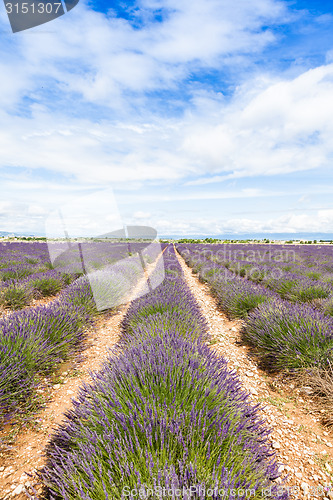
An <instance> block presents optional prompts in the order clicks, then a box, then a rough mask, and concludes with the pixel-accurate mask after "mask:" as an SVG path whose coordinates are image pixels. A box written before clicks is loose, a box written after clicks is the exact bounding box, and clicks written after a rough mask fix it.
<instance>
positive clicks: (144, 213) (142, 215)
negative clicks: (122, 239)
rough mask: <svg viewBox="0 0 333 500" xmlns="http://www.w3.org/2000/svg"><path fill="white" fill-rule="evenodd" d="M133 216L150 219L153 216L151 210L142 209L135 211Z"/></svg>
mask: <svg viewBox="0 0 333 500" xmlns="http://www.w3.org/2000/svg"><path fill="white" fill-rule="evenodd" d="M133 217H134V218H135V219H149V217H151V213H150V212H142V211H140V210H139V211H138V212H135V213H134V214H133Z"/></svg>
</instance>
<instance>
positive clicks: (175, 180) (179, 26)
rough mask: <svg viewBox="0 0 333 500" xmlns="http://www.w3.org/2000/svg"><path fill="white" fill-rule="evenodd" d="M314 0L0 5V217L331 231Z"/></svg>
mask: <svg viewBox="0 0 333 500" xmlns="http://www.w3.org/2000/svg"><path fill="white" fill-rule="evenodd" d="M330 4H331V2H329V1H320V0H319V1H314V0H311V1H310V0H302V1H301V0H299V1H297V0H296V1H288V2H285V1H278V0H252V1H251V2H249V1H248V0H234V1H233V2H230V0H182V1H181V2H180V1H179V0H177V1H176V0H165V1H160V0H140V1H134V0H133V1H131V2H125V1H122V2H117V1H115V2H112V3H111V2H104V1H102V0H99V1H98V2H94V1H91V0H89V1H83V0H81V1H80V3H79V4H78V6H77V7H75V8H74V9H73V10H71V11H70V12H69V13H68V14H66V15H65V16H62V17H60V18H58V19H56V20H54V21H52V22H50V23H47V24H44V25H42V26H39V27H36V28H33V29H30V30H27V31H23V32H20V33H15V34H13V33H11V31H10V26H9V23H8V19H7V15H6V13H5V10H4V8H2V9H0V31H1V42H2V43H1V46H0V52H1V57H0V75H1V77H0V88H1V92H0V179H1V187H2V189H1V198H0V231H1V230H3V231H27V232H31V233H34V232H43V231H44V227H45V223H46V224H47V227H48V228H49V227H50V220H51V221H52V220H53V219H52V214H53V213H55V212H57V211H58V210H59V209H60V210H61V211H62V212H63V213H65V214H67V217H69V215H68V214H69V213H72V218H71V220H70V221H68V224H69V227H70V233H71V234H73V235H76V234H92V235H94V234H101V233H105V232H107V231H109V230H113V229H116V228H117V225H121V224H130V225H133V224H140V225H141V224H142V225H150V226H152V227H154V228H156V229H157V231H158V232H159V234H160V235H166V234H174V235H179V236H183V235H190V234H203V235H214V234H232V233H235V234H242V233H257V232H265V233H267V234H269V233H277V232H279V233H286V232H289V233H298V232H324V233H328V234H330V235H332V234H333V204H332V194H333V182H332V181H333V169H332V154H333V120H332V116H333V12H332V11H333V8H332V5H330ZM111 200H112V201H111ZM74 212H75V214H74ZM116 212H117V215H116V216H115V215H114V214H115V213H116ZM112 214H113V215H112ZM50 217H51V218H50ZM111 226H114V227H111Z"/></svg>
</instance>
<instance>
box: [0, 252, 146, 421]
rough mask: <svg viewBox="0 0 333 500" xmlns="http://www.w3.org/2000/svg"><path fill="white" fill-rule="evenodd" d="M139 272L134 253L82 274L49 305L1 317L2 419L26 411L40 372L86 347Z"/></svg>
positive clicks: (0, 398)
mask: <svg viewBox="0 0 333 500" xmlns="http://www.w3.org/2000/svg"><path fill="white" fill-rule="evenodd" d="M141 276H142V267H141V266H140V265H139V263H138V259H136V258H135V257H133V258H132V257H130V258H129V259H127V260H126V261H122V262H120V263H118V264H117V265H114V266H112V267H111V270H110V269H109V270H106V271H104V272H96V273H94V274H93V275H92V277H90V276H82V277H80V278H79V279H77V280H76V281H75V282H73V283H71V284H70V285H68V286H67V287H65V289H64V290H63V291H62V292H61V293H60V295H59V296H58V298H57V299H56V300H54V301H53V302H51V303H49V304H47V305H44V306H38V307H35V308H30V309H24V310H22V311H16V312H13V313H11V314H10V315H8V316H6V317H4V318H3V319H1V320H0V373H1V378H0V423H4V422H6V421H8V420H9V419H10V417H11V416H12V415H16V414H17V413H18V412H19V411H23V412H24V413H25V412H26V411H27V409H28V407H29V403H30V402H31V401H32V397H33V395H34V390H35V389H36V387H37V385H38V380H39V378H40V375H42V374H45V373H48V372H51V371H53V370H54V369H55V367H56V366H57V365H58V363H60V362H62V361H63V360H65V359H67V358H68V356H70V355H72V354H74V353H75V352H78V351H80V350H82V349H83V346H84V339H85V336H86V330H87V327H88V326H89V325H90V324H91V322H92V321H93V318H94V316H95V315H96V314H98V312H99V311H100V310H101V309H106V308H107V307H108V308H111V307H116V306H117V305H119V304H120V303H121V302H122V300H123V298H124V297H126V296H128V294H129V293H130V290H131V289H132V288H133V286H134V285H135V284H136V283H137V281H138V279H139V278H140V277H141ZM98 303H99V304H102V306H103V304H104V307H98Z"/></svg>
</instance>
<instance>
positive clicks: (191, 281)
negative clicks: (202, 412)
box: [177, 253, 333, 499]
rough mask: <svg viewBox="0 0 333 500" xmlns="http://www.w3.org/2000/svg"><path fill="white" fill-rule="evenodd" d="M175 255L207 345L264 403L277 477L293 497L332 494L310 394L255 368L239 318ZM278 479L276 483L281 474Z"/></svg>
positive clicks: (329, 455) (325, 438)
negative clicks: (205, 328)
mask: <svg viewBox="0 0 333 500" xmlns="http://www.w3.org/2000/svg"><path fill="white" fill-rule="evenodd" d="M177 256H178V260H179V262H180V264H181V266H182V269H183V272H184V274H185V278H186V281H187V284H188V286H189V287H190V290H191V292H192V293H193V295H194V297H195V298H196V300H197V301H198V303H199V305H200V307H201V310H202V313H203V315H204V316H205V317H206V319H207V320H208V322H209V326H210V330H209V333H210V335H211V341H210V345H211V348H212V349H213V350H214V351H215V352H216V353H217V354H218V355H221V356H223V357H225V358H226V360H227V361H228V366H229V367H230V369H233V370H236V371H237V375H238V376H239V378H240V379H241V381H242V383H243V386H244V388H245V389H246V390H247V391H248V392H249V393H250V394H251V399H252V400H253V401H254V402H255V403H261V404H262V406H264V408H263V409H262V414H263V416H264V417H265V419H266V420H267V423H268V426H269V427H270V428H271V429H272V430H273V432H272V435H271V442H272V448H273V449H274V450H275V452H276V455H277V459H278V462H279V464H281V465H280V471H282V478H284V477H286V476H288V478H287V480H286V483H285V486H284V488H287V487H288V488H289V493H290V494H291V496H292V497H295V498H297V499H303V498H304V499H305V498H306V499H309V498H312V499H314V498H325V499H333V491H332V492H331V491H330V485H333V436H332V433H329V432H328V429H325V428H324V427H323V426H322V425H321V424H320V418H319V417H320V415H319V414H318V411H317V410H315V407H314V405H313V401H312V400H311V396H308V395H306V394H303V393H302V392H301V391H300V390H299V389H297V388H295V387H294V384H293V383H292V382H291V381H287V380H283V379H282V380H281V379H280V378H279V377H278V378H276V377H275V378H274V377H272V376H269V375H267V373H265V372H263V371H261V370H260V369H259V368H258V365H257V364H256V363H255V361H254V360H253V359H251V358H253V353H252V355H251V350H250V349H249V348H248V347H247V346H246V345H244V344H243V343H242V341H241V336H240V330H241V327H242V321H240V320H236V321H229V320H228V318H227V317H226V315H225V314H224V313H222V312H221V311H220V310H219V308H218V306H217V301H216V299H215V298H214V297H212V295H211V293H210V291H209V287H208V285H206V284H203V283H201V282H200V281H199V279H198V277H197V276H196V275H195V274H193V273H192V270H191V269H190V268H189V267H188V266H187V265H186V264H185V261H184V260H183V258H182V257H180V255H179V254H178V253H177ZM304 390H306V388H304ZM277 482H278V483H281V479H280V478H279V479H277ZM281 491H282V487H281ZM267 498H269V495H268V496H267Z"/></svg>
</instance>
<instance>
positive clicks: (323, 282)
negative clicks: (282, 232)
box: [177, 244, 333, 369]
mask: <svg viewBox="0 0 333 500" xmlns="http://www.w3.org/2000/svg"><path fill="white" fill-rule="evenodd" d="M177 249H178V251H179V252H180V254H181V255H182V256H183V257H184V259H185V260H186V262H187V264H188V265H189V266H190V267H192V269H193V270H194V271H195V272H197V273H199V276H200V279H201V280H202V281H204V282H207V283H208V284H209V286H210V287H211V290H212V292H213V294H214V295H215V296H216V297H217V300H218V302H219V305H220V307H221V309H222V310H223V311H225V312H226V313H227V314H228V315H229V317H233V318H242V319H243V320H244V337H245V339H247V340H248V342H250V343H251V344H252V345H253V346H254V347H255V348H256V349H257V350H258V351H259V352H260V353H261V354H262V356H263V357H266V358H267V363H268V364H269V365H270V367H272V368H276V369H278V368H282V367H283V368H290V369H296V368H307V367H311V366H319V367H322V368H327V367H330V365H331V362H332V360H333V336H332V332H333V317H332V316H333V260H332V256H333V249H332V248H331V247H330V246H322V247H320V246H315V247H311V248H309V247H304V245H303V246H302V245H299V246H294V247H293V248H292V249H291V248H290V247H289V246H283V245H269V246H268V245H262V246H260V245H223V244H222V245H196V244H194V245H178V246H177Z"/></svg>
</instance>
